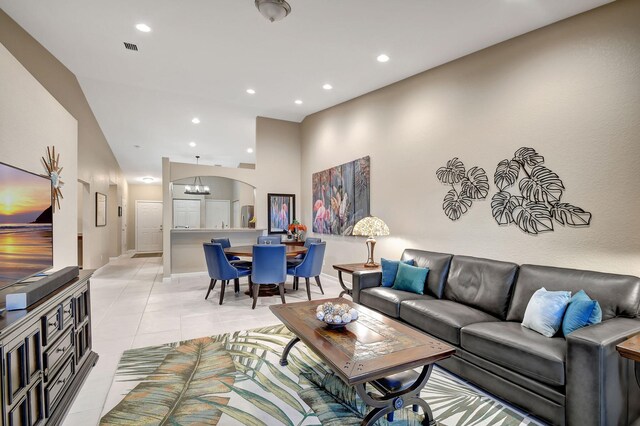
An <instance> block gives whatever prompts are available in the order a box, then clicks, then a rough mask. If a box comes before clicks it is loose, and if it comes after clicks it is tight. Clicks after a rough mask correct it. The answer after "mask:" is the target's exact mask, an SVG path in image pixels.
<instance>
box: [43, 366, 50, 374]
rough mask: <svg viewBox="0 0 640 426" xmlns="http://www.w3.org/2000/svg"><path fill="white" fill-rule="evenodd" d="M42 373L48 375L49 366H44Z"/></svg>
mask: <svg viewBox="0 0 640 426" xmlns="http://www.w3.org/2000/svg"><path fill="white" fill-rule="evenodd" d="M44 375H45V376H48V375H49V367H47V368H45V369H44Z"/></svg>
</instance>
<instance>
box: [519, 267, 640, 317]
mask: <svg viewBox="0 0 640 426" xmlns="http://www.w3.org/2000/svg"><path fill="white" fill-rule="evenodd" d="M540 287H544V288H546V289H547V290H566V291H570V292H571V293H572V294H575V293H577V292H579V291H580V290H584V291H585V292H587V294H588V295H589V297H591V299H593V300H596V301H597V302H598V303H599V304H600V308H602V321H606V320H608V319H611V318H613V317H616V316H623V317H629V318H635V317H637V316H638V304H639V303H640V278H638V277H632V276H630V275H616V274H605V273H602V272H592V271H580V270H576V269H566V268H553V267H550V266H536V265H522V266H521V267H520V271H519V272H518V279H517V282H516V285H515V289H514V291H513V298H512V301H511V306H510V307H509V314H508V315H507V321H515V322H522V319H523V318H524V312H525V310H526V309H527V304H528V303H529V299H531V296H532V295H533V293H534V292H535V291H536V290H538V289H539V288H540Z"/></svg>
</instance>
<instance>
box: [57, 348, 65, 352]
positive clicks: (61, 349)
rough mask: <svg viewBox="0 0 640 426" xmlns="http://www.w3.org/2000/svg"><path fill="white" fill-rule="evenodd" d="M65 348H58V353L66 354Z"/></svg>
mask: <svg viewBox="0 0 640 426" xmlns="http://www.w3.org/2000/svg"><path fill="white" fill-rule="evenodd" d="M64 350H65V348H58V349H56V352H64Z"/></svg>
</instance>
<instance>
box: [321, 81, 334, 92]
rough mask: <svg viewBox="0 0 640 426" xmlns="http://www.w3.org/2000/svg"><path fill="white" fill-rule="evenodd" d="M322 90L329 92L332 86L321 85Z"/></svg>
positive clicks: (327, 84)
mask: <svg viewBox="0 0 640 426" xmlns="http://www.w3.org/2000/svg"><path fill="white" fill-rule="evenodd" d="M322 88H323V89H324V90H331V89H333V86H332V85H330V84H329V83H325V84H323V85H322Z"/></svg>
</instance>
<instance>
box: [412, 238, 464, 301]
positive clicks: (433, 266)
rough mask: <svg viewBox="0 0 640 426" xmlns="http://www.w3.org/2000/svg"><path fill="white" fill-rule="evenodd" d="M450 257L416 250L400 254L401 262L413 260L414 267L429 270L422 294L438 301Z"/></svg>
mask: <svg viewBox="0 0 640 426" xmlns="http://www.w3.org/2000/svg"><path fill="white" fill-rule="evenodd" d="M452 257H453V255H451V254H446V253H436V252H433V251H425V250H416V249H406V250H405V251H404V252H403V253H402V260H409V259H413V260H414V261H415V266H419V267H421V268H429V275H428V276H427V283H426V287H425V291H424V294H430V295H431V296H435V297H437V298H438V299H441V298H442V292H443V290H444V283H445V282H446V281H447V275H448V274H449V265H450V264H451V258H452Z"/></svg>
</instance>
